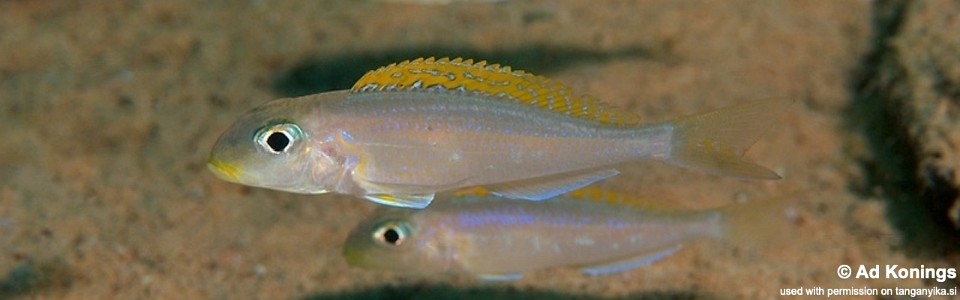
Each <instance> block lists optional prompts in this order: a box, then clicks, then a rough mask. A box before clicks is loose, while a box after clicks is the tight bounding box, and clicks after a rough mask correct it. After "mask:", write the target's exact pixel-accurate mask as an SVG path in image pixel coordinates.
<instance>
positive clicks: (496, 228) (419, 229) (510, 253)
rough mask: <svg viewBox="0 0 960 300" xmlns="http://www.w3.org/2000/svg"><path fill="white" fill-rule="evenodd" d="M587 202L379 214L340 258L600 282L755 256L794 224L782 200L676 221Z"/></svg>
mask: <svg viewBox="0 0 960 300" xmlns="http://www.w3.org/2000/svg"><path fill="white" fill-rule="evenodd" d="M587 189H591V187H588V188H587ZM584 197H586V198H584ZM593 197H596V196H591V194H589V193H588V194H580V195H579V196H578V195H576V194H574V193H571V194H567V195H562V196H560V197H557V198H555V199H552V200H550V201H544V202H531V201H516V200H509V199H504V198H502V197H497V196H494V195H481V196H458V197H454V198H451V199H442V201H437V203H435V204H433V205H432V206H431V207H430V208H429V209H425V210H412V209H405V208H395V207H380V208H378V209H377V210H376V211H374V212H373V213H372V214H371V215H370V216H368V218H367V219H365V220H364V221H363V222H361V223H360V224H359V225H357V226H356V227H355V228H354V229H353V230H352V232H351V233H350V235H349V237H348V238H347V240H346V242H345V243H344V247H343V255H344V258H345V259H346V260H347V262H348V263H350V264H351V265H354V266H358V267H363V268H368V269H374V270H386V271H394V272H397V273H402V274H409V275H416V276H432V275H450V274H465V275H468V276H474V277H477V278H480V279H485V280H515V279H519V278H521V277H522V276H523V274H525V273H527V272H530V271H535V270H541V269H548V268H554V267H577V268H579V269H580V270H581V271H582V272H583V273H584V274H586V275H605V274H611V273H617V272H623V271H627V270H631V269H635V268H638V267H643V266H646V265H649V264H651V263H654V262H656V261H658V260H661V259H663V258H666V257H668V256H670V255H671V254H673V253H674V252H676V251H677V250H679V249H680V248H681V247H682V246H683V245H684V244H685V243H687V242H690V241H692V240H697V239H721V240H724V241H726V242H729V243H732V244H735V245H738V246H746V247H753V246H762V245H765V244H766V243H768V242H770V241H772V240H775V237H776V236H778V235H784V234H787V233H789V232H790V229H791V228H790V226H792V224H794V222H793V221H795V218H796V214H797V212H796V211H795V208H793V207H791V206H790V203H793V202H792V201H784V200H775V201H774V200H771V201H760V202H753V203H748V204H742V205H732V206H728V207H723V208H720V209H714V210H706V211H689V210H687V211H680V210H676V209H673V208H665V207H663V206H661V203H668V202H666V201H661V202H660V203H657V202H643V203H642V204H641V205H628V204H625V203H624V202H623V201H621V200H620V199H622V197H611V196H610V193H603V196H601V197H598V198H593ZM598 200H599V201H598ZM628 203H629V202H628Z"/></svg>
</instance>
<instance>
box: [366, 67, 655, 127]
mask: <svg viewBox="0 0 960 300" xmlns="http://www.w3.org/2000/svg"><path fill="white" fill-rule="evenodd" d="M351 90H352V91H353V92H354V93H363V92H372V91H405V90H427V91H429V90H452V91H460V92H464V93H477V94H483V95H490V96H494V97H498V98H501V99H504V100H508V101H515V102H518V103H523V104H526V105H531V106H534V107H537V108H540V109H545V110H549V111H553V112H557V113H562V114H565V115H569V116H572V117H576V118H581V119H586V120H591V121H596V122H600V123H605V124H613V125H634V124H637V123H639V121H640V120H639V118H638V117H637V116H636V115H634V114H631V113H628V112H625V111H622V110H620V109H617V108H614V107H610V106H608V105H605V104H603V103H602V102H600V101H599V100H598V99H596V98H594V97H590V96H587V95H582V96H580V95H577V94H575V93H574V91H573V89H572V88H570V87H569V86H567V85H565V84H563V83H560V82H558V81H555V80H551V79H548V78H546V77H543V76H537V75H533V74H530V73H527V72H524V71H521V70H514V69H511V68H510V67H508V66H500V65H498V64H487V62H486V61H480V62H477V63H474V62H473V60H472V59H462V58H454V59H449V58H446V57H444V58H440V59H435V58H433V57H430V58H426V59H425V58H418V59H415V60H406V61H403V62H401V63H394V64H390V65H388V66H385V67H380V68H378V69H376V70H373V71H370V72H367V74H365V75H363V77H361V78H360V80H357V82H356V83H355V84H354V85H353V88H351Z"/></svg>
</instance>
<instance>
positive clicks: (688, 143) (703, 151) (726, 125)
mask: <svg viewBox="0 0 960 300" xmlns="http://www.w3.org/2000/svg"><path fill="white" fill-rule="evenodd" d="M792 103H793V101H791V100H789V99H784V98H772V99H766V100H760V101H755V102H749V103H744V104H739V105H735V106H731V107H726V108H721V109H719V110H715V111H710V112H706V113H702V114H698V115H693V116H689V117H684V118H681V119H678V120H675V121H673V122H671V124H672V125H673V126H674V133H673V138H672V139H671V145H670V147H671V148H670V149H671V152H670V157H669V158H668V161H670V162H671V163H674V164H678V165H681V166H684V167H688V168H692V169H697V170H701V171H704V172H707V173H712V174H717V175H723V176H730V177H738V178H749V179H780V175H777V173H775V172H773V171H771V170H770V169H767V168H765V167H763V166H760V165H757V164H754V163H752V162H749V161H746V160H744V159H743V152H744V151H746V150H747V148H749V147H750V145H753V143H755V142H756V141H757V139H759V138H760V136H761V135H763V133H764V132H766V131H767V130H768V129H770V128H772V127H774V126H775V125H776V123H777V122H778V120H779V118H780V116H781V115H782V114H783V112H784V110H786V108H787V107H789V106H790V104H792Z"/></svg>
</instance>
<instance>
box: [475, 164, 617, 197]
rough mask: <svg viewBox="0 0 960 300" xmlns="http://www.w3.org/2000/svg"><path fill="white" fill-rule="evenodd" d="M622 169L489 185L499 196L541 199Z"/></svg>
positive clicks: (585, 184)
mask: <svg viewBox="0 0 960 300" xmlns="http://www.w3.org/2000/svg"><path fill="white" fill-rule="evenodd" d="M617 174H620V171H617V170H615V169H606V170H600V171H594V172H589V173H564V174H559V175H551V176H545V177H538V178H533V179H527V180H520V181H514V182H509V183H502V184H497V185H492V186H489V187H488V188H489V190H490V191H491V192H492V193H493V194H495V195H498V196H501V197H506V198H511V199H525V200H532V201H540V200H545V199H550V198H553V197H556V196H557V195H560V194H563V193H566V192H569V191H572V190H576V189H579V188H582V187H585V186H587V185H590V184H591V183H594V182H597V181H600V180H602V179H605V178H608V177H612V176H616V175H617Z"/></svg>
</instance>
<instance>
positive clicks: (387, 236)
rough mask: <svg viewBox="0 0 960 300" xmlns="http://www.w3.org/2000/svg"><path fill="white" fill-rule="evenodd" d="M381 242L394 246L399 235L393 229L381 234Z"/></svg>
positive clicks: (398, 239)
mask: <svg viewBox="0 0 960 300" xmlns="http://www.w3.org/2000/svg"><path fill="white" fill-rule="evenodd" d="M383 240H384V241H385V242H387V243H390V244H391V245H396V244H398V242H399V241H400V233H399V232H397V231H396V230H394V229H393V228H391V229H387V230H386V231H384V232H383Z"/></svg>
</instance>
